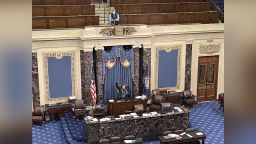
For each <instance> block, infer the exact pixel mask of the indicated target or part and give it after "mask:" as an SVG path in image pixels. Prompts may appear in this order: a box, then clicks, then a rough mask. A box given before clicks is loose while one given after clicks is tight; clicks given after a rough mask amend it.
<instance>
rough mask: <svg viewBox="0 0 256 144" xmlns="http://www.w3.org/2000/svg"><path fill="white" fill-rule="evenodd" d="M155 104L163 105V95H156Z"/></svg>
mask: <svg viewBox="0 0 256 144" xmlns="http://www.w3.org/2000/svg"><path fill="white" fill-rule="evenodd" d="M153 102H154V103H155V104H161V103H162V102H163V96H162V95H155V96H154V100H153Z"/></svg>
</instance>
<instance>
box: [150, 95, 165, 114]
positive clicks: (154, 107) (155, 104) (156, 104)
mask: <svg viewBox="0 0 256 144" xmlns="http://www.w3.org/2000/svg"><path fill="white" fill-rule="evenodd" d="M162 102H163V96H162V95H154V96H153V101H152V104H151V106H150V110H151V111H161V107H162Z"/></svg>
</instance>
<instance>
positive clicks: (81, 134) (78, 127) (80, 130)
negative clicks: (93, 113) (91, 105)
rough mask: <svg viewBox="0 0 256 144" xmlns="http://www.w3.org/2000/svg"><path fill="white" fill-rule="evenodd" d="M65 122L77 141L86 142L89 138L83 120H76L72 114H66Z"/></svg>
mask: <svg viewBox="0 0 256 144" xmlns="http://www.w3.org/2000/svg"><path fill="white" fill-rule="evenodd" d="M65 120H66V122H67V125H68V127H69V130H70V133H71V135H72V137H73V139H75V140H76V141H79V142H80V141H81V142H84V141H85V140H86V139H87V138H86V137H85V133H86V131H85V128H86V125H85V123H84V120H83V119H75V118H74V115H73V114H71V113H67V114H65Z"/></svg>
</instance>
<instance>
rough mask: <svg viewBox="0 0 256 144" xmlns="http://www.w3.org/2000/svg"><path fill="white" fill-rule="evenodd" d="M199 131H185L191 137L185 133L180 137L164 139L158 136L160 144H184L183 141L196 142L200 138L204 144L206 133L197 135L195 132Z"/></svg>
mask: <svg viewBox="0 0 256 144" xmlns="http://www.w3.org/2000/svg"><path fill="white" fill-rule="evenodd" d="M197 132H200V131H192V132H186V133H187V134H189V135H191V136H192V138H191V137H189V136H187V135H186V134H184V135H182V136H181V137H182V138H181V139H176V138H169V139H165V138H164V137H163V136H159V137H158V138H159V140H160V143H161V144H184V143H191V142H197V141H199V140H202V144H204V140H205V139H206V135H205V134H203V135H200V136H199V135H197V134H196V133H197Z"/></svg>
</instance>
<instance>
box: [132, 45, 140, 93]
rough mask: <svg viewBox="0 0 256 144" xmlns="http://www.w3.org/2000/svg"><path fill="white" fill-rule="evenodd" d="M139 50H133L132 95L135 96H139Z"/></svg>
mask: <svg viewBox="0 0 256 144" xmlns="http://www.w3.org/2000/svg"><path fill="white" fill-rule="evenodd" d="M139 63H140V61H139V48H134V80H133V82H134V85H133V94H134V95H135V96H138V95H139Z"/></svg>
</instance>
